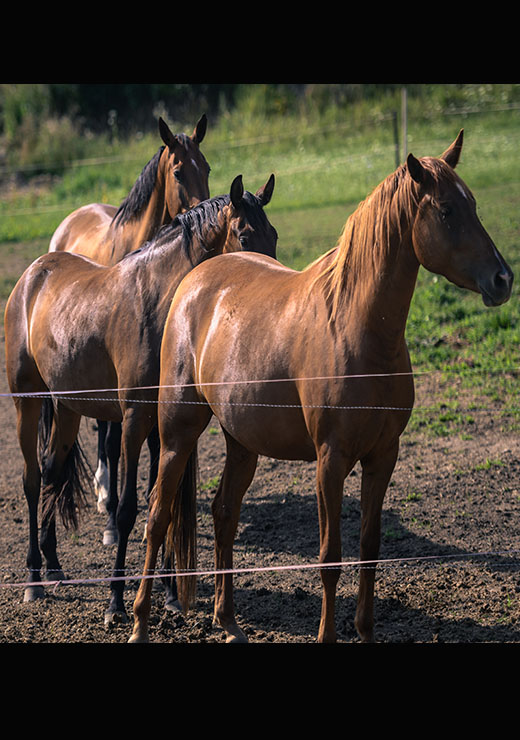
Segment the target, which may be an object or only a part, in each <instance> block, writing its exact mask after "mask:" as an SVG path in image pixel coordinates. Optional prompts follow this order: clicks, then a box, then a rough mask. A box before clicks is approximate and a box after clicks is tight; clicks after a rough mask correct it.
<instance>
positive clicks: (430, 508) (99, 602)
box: [0, 336, 520, 643]
mask: <svg viewBox="0 0 520 740" xmlns="http://www.w3.org/2000/svg"><path fill="white" fill-rule="evenodd" d="M3 353H4V343H3V336H2V342H1V357H0V361H1V367H2V368H3V367H4V361H3ZM417 386H418V388H417V390H418V404H421V403H422V402H423V401H425V400H426V402H427V403H428V404H430V405H431V404H432V403H433V401H434V399H432V397H431V394H430V390H431V389H429V388H428V387H427V384H425V381H423V380H419V381H418V383H417ZM0 391H1V392H6V391H7V385H6V380H5V373H4V371H3V370H2V373H1V375H0ZM474 416H475V423H473V424H472V426H471V430H470V431H471V438H470V439H462V438H461V437H460V436H450V437H446V438H439V439H432V438H429V437H428V436H427V435H425V434H424V435H423V434H419V433H415V432H414V433H409V432H405V434H404V435H403V438H402V445H401V454H400V458H399V461H398V464H397V467H396V470H395V473H394V476H393V479H392V482H391V485H390V487H389V489H388V493H387V496H386V499H385V504H384V510H383V524H382V544H381V554H380V557H381V560H382V561H383V562H382V563H381V565H380V566H379V568H378V576H377V580H376V635H377V640H378V641H379V642H382V643H484V642H487V643H518V642H520V560H519V557H518V553H519V551H520V441H519V439H518V436H517V435H513V434H510V433H507V432H504V431H502V430H501V420H500V416H499V413H498V410H497V411H496V412H495V411H494V410H493V409H490V410H489V411H488V412H485V413H484V412H480V413H478V414H474ZM94 427H95V422H94V421H93V420H90V419H89V420H87V419H85V420H83V422H82V429H81V439H82V442H83V444H84V446H85V450H86V452H87V455H88V458H89V460H90V463H91V465H92V467H94V463H95V433H94ZM0 445H1V449H2V460H3V464H2V467H1V469H0V533H1V537H0V585H1V587H0V642H3V643H126V642H127V640H128V638H129V636H130V633H131V623H129V624H128V625H121V626H118V627H116V628H112V629H106V628H105V626H104V620H103V617H104V611H105V608H106V605H107V602H108V591H109V586H108V579H109V578H110V574H111V570H112V565H113V558H114V555H115V551H114V549H113V548H112V547H105V546H103V544H102V530H103V526H104V523H105V517H104V516H103V515H101V514H99V513H98V512H97V510H96V506H95V502H94V498H92V506H91V507H90V509H89V511H88V512H87V513H86V515H85V516H84V518H83V520H82V522H81V527H80V529H79V531H77V532H70V531H66V530H64V529H63V527H62V526H61V524H60V525H58V540H59V552H60V557H61V560H62V565H63V567H64V570H65V573H66V577H67V578H69V579H74V580H77V581H80V582H81V583H79V584H74V585H64V584H60V585H59V586H58V587H57V588H48V589H47V591H46V596H45V598H43V599H41V600H39V601H37V602H34V603H30V604H24V603H23V589H22V588H20V587H19V586H16V585H15V584H17V583H21V582H23V581H24V580H25V577H26V571H25V557H26V550H27V541H28V540H27V537H28V524H27V509H26V504H25V499H24V496H23V491H22V486H21V473H22V458H21V453H20V451H19V448H18V443H17V439H16V431H15V413H14V406H13V404H12V401H11V399H9V398H0ZM199 456H200V481H201V491H200V495H199V503H198V509H199V565H200V567H201V569H208V570H211V569H212V568H213V526H212V519H211V512H210V504H211V500H212V498H213V495H214V493H215V490H216V480H217V479H218V476H219V475H220V474H221V472H222V469H223V464H224V440H223V435H222V432H221V431H220V430H219V428H218V424H217V423H216V422H215V423H214V424H211V425H210V427H209V428H208V430H207V431H206V433H205V434H204V436H203V438H202V439H201V443H200V448H199ZM147 462H148V461H147V452H146V450H143V455H142V465H141V475H140V483H139V507H140V509H139V516H138V521H137V524H136V527H135V529H134V531H133V533H132V537H131V540H130V546H129V553H128V558H127V564H128V569H127V573H128V575H129V576H135V577H136V578H135V580H132V581H129V584H128V587H127V589H126V603H127V611H128V614H129V616H131V610H132V603H133V599H134V597H135V593H136V590H137V586H138V577H139V575H140V574H141V572H142V567H143V562H144V552H145V548H144V544H143V542H142V536H143V531H144V524H145V519H146V506H145V499H144V491H145V487H146V478H147ZM314 476H315V465H314V464H308V463H293V462H291V463H287V462H281V461H277V460H272V459H265V458H263V459H261V460H260V462H259V466H258V469H257V474H256V477H255V479H254V481H253V484H252V485H251V488H250V490H249V492H248V494H247V495H246V498H245V500H244V503H243V507H242V514H241V520H240V526H239V531H238V535H237V539H236V545H235V566H236V567H237V568H239V569H244V573H242V574H239V575H237V576H236V577H235V601H236V612H237V617H238V620H239V624H240V626H241V627H242V629H243V630H244V631H245V632H246V634H247V635H248V638H249V640H250V642H252V643H314V642H315V641H316V635H317V630H318V624H319V617H320V605H321V581H320V576H319V571H318V570H317V569H315V568H312V569H301V570H288V571H254V570H253V571H250V570H249V569H254V568H265V567H267V568H270V567H278V566H284V565H290V566H294V565H304V564H309V563H311V564H312V563H314V564H315V563H317V558H318V550H319V536H318V518H317V508H316V497H315V489H314ZM360 480H361V474H360V468H359V467H358V468H356V469H355V470H354V471H353V473H352V474H351V475H350V476H349V478H348V479H347V481H346V484H345V496H344V505H343V515H342V535H343V560H344V561H345V562H348V563H351V562H355V561H357V559H358V546H359V526H360V507H359V489H360ZM245 569H247V572H246V570H245ZM95 579H98V580H95ZM357 586H358V567H357V566H356V565H345V566H344V568H343V572H342V575H341V578H340V581H339V586H338V596H337V620H336V621H337V627H338V638H339V642H342V643H348V642H357V641H358V638H357V635H356V632H355V629H354V626H353V619H354V612H355V606H356V598H357ZM212 611H213V578H212V576H204V577H202V578H200V580H199V586H198V598H197V603H196V605H195V608H194V610H193V611H192V612H190V613H189V614H188V615H185V616H181V615H176V616H174V615H172V614H171V613H166V612H165V611H164V609H163V597H162V594H161V592H160V591H157V592H155V594H154V602H153V610H152V620H151V640H152V641H153V642H155V643H163V642H166V643H170V642H179V643H220V642H222V641H223V633H222V632H221V631H220V630H215V629H213V628H212Z"/></svg>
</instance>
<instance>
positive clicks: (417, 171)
mask: <svg viewBox="0 0 520 740" xmlns="http://www.w3.org/2000/svg"><path fill="white" fill-rule="evenodd" d="M406 164H407V165H408V172H409V173H410V175H411V177H412V179H413V180H415V182H418V183H422V182H423V181H424V167H423V166H422V164H421V163H420V162H419V160H418V159H416V158H415V157H414V156H413V154H409V155H408V158H407V160H406Z"/></svg>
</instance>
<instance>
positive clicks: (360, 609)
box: [354, 444, 399, 642]
mask: <svg viewBox="0 0 520 740" xmlns="http://www.w3.org/2000/svg"><path fill="white" fill-rule="evenodd" d="M398 451H399V445H398V444H396V445H395V446H392V447H391V448H390V449H388V450H385V451H384V452H382V453H380V454H378V453H372V454H371V455H370V457H369V458H368V459H365V460H361V465H362V468H363V477H362V482H361V541H360V560H361V561H362V562H363V561H368V565H366V566H363V565H361V572H360V576H359V592H358V604H357V609H356V616H355V620H354V623H355V626H356V629H357V631H358V634H359V636H360V638H361V640H362V642H373V641H374V584H375V577H376V563H375V562H374V561H377V559H378V557H379V547H380V542H381V510H382V507H383V499H384V497H385V493H386V489H387V488H388V484H389V482H390V478H391V477H392V473H393V471H394V467H395V463H396V461H397V455H398Z"/></svg>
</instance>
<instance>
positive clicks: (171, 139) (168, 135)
mask: <svg viewBox="0 0 520 740" xmlns="http://www.w3.org/2000/svg"><path fill="white" fill-rule="evenodd" d="M159 133H160V135H161V139H162V140H163V142H164V143H165V144H166V146H167V147H169V148H170V149H173V147H174V146H175V144H176V139H175V135H174V134H172V132H171V131H170V129H169V128H168V124H167V123H166V122H165V121H163V119H162V118H159Z"/></svg>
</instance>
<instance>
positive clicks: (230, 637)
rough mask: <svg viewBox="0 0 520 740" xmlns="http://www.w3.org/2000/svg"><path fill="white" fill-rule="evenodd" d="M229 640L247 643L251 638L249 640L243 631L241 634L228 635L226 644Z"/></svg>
mask: <svg viewBox="0 0 520 740" xmlns="http://www.w3.org/2000/svg"><path fill="white" fill-rule="evenodd" d="M228 642H229V643H231V642H241V643H246V642H249V640H248V639H247V637H246V636H245V635H244V633H243V632H241V633H240V634H239V635H238V634H237V635H228V637H227V638H226V644H227V643H228Z"/></svg>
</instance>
